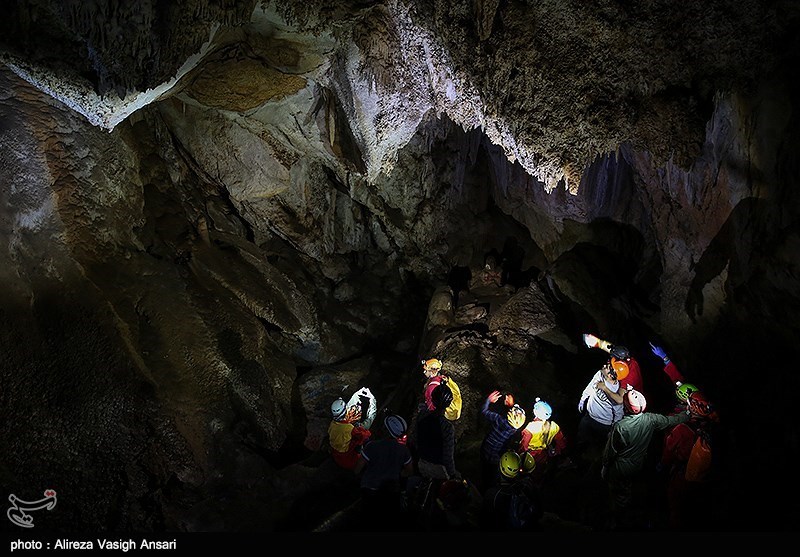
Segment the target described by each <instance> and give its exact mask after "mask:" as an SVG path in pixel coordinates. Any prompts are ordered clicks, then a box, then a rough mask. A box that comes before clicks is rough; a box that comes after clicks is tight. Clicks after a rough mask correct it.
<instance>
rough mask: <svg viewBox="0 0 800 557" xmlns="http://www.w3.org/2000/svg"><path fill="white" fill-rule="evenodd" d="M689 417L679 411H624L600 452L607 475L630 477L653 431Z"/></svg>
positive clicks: (639, 464) (638, 467)
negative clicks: (671, 412)
mask: <svg viewBox="0 0 800 557" xmlns="http://www.w3.org/2000/svg"><path fill="white" fill-rule="evenodd" d="M688 420H689V414H687V413H686V412H680V413H678V414H675V415H674V416H664V415H661V414H654V413H651V412H642V413H641V414H626V415H625V416H624V417H623V418H622V419H621V420H620V421H618V422H617V423H616V424H614V427H613V429H612V430H611V433H609V434H608V441H606V447H605V450H604V451H603V466H604V468H605V469H606V474H608V475H609V476H610V477H612V478H613V477H625V476H631V475H633V474H636V473H637V472H639V471H640V470H641V469H642V467H643V466H644V462H645V458H646V457H647V448H648V446H649V445H650V440H651V439H652V438H653V433H654V432H655V431H656V430H662V429H667V428H669V427H672V426H675V425H678V424H681V423H683V422H685V421H688Z"/></svg>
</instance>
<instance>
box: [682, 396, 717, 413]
mask: <svg viewBox="0 0 800 557" xmlns="http://www.w3.org/2000/svg"><path fill="white" fill-rule="evenodd" d="M687 402H688V403H689V412H691V413H692V415H694V416H699V417H701V418H707V417H708V416H710V415H711V413H712V412H713V411H714V408H713V407H712V406H711V403H710V402H709V401H708V399H707V398H706V397H705V395H704V394H703V393H701V392H700V391H694V392H692V393H690V394H689V397H688V399H687Z"/></svg>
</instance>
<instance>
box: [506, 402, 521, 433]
mask: <svg viewBox="0 0 800 557" xmlns="http://www.w3.org/2000/svg"><path fill="white" fill-rule="evenodd" d="M506 417H507V418H508V423H510V424H511V427H513V428H514V429H519V428H521V427H522V426H524V425H525V410H523V409H522V407H521V406H520V405H519V404H515V405H514V406H512V407H511V409H510V410H509V411H508V414H507V415H506Z"/></svg>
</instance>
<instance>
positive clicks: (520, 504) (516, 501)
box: [507, 490, 535, 530]
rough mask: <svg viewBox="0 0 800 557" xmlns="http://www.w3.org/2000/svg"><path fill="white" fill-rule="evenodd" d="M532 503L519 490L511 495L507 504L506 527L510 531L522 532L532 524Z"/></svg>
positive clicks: (533, 520)
mask: <svg viewBox="0 0 800 557" xmlns="http://www.w3.org/2000/svg"><path fill="white" fill-rule="evenodd" d="M534 515H535V513H534V505H533V502H532V501H531V500H530V499H529V498H528V496H527V495H525V494H524V493H523V492H522V491H521V490H519V491H518V492H514V493H512V494H511V500H510V501H509V503H508V517H507V526H508V527H509V528H511V529H512V530H524V529H526V528H529V527H530V526H531V525H532V524H533V523H534V522H535V519H534Z"/></svg>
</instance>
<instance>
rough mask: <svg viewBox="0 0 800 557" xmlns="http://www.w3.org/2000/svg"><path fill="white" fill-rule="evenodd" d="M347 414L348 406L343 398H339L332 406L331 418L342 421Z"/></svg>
mask: <svg viewBox="0 0 800 557" xmlns="http://www.w3.org/2000/svg"><path fill="white" fill-rule="evenodd" d="M346 412H347V404H346V403H345V401H344V399H343V398H342V397H339V398H337V399H336V400H334V401H333V404H331V416H332V417H333V419H334V420H336V421H337V422H338V421H341V420H342V419H343V418H344V415H345V413H346Z"/></svg>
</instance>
